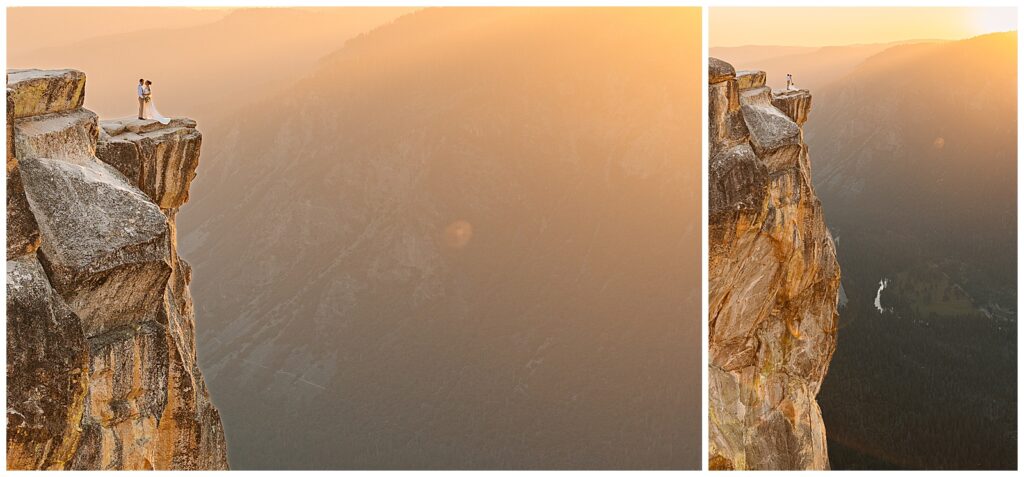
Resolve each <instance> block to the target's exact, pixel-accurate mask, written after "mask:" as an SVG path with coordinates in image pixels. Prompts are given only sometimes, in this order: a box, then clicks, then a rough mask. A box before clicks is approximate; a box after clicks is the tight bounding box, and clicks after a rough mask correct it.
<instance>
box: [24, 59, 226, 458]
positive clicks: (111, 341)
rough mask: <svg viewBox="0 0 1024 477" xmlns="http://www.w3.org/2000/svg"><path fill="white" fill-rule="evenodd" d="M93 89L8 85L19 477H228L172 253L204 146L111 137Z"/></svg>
mask: <svg viewBox="0 0 1024 477" xmlns="http://www.w3.org/2000/svg"><path fill="white" fill-rule="evenodd" d="M85 79H86V78H85V75H84V74H82V73H81V72H78V71H73V70H58V71H41V70H17V71H10V72H8V89H7V117H8V131H7V134H8V151H7V174H8V175H7V191H8V197H7V217H8V229H7V232H8V236H7V314H8V325H7V346H8V348H7V389H8V393H7V419H8V421H7V449H8V452H7V467H8V468H9V469H225V468H227V456H226V446H225V443H224V433H223V429H222V426H221V422H220V417H219V415H218V413H217V410H216V409H215V408H214V407H213V405H212V404H211V403H210V400H209V396H208V394H207V391H206V386H205V384H204V382H203V378H202V374H201V372H200V370H199V368H198V366H197V365H196V358H195V336H194V329H195V320H194V312H193V306H192V299H191V294H190V293H189V290H188V283H189V280H190V279H191V269H190V268H189V266H188V264H187V263H185V261H184V260H182V259H181V258H180V257H178V254H177V242H176V240H175V216H176V214H177V211H178V208H179V207H180V206H182V205H183V204H184V203H185V202H186V201H187V200H188V188H189V184H190V182H191V180H192V178H193V177H195V170H196V166H197V165H198V160H199V146H200V143H201V137H202V136H201V134H200V133H199V132H198V131H197V130H196V129H195V122H193V121H191V120H187V119H176V120H174V121H172V122H171V123H170V124H168V125H162V124H160V123H158V122H156V121H143V120H135V119H132V120H119V121H111V122H104V124H103V128H102V129H101V127H100V124H99V123H98V118H97V117H96V115H95V114H93V113H92V112H91V111H88V110H85V109H82V107H81V106H82V104H83V101H84V97H85Z"/></svg>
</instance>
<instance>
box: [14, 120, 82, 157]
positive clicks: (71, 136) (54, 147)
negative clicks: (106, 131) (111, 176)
mask: <svg viewBox="0 0 1024 477" xmlns="http://www.w3.org/2000/svg"><path fill="white" fill-rule="evenodd" d="M97 120H98V119H97V117H96V114H95V113H93V112H92V111H89V110H87V109H78V110H75V111H71V112H67V113H62V114H44V115H42V116H32V117H27V118H21V119H15V120H14V151H15V154H16V155H17V157H18V159H19V160H24V159H30V158H36V157H45V158H47V159H71V160H75V159H79V160H81V159H87V158H91V157H95V156H96V141H98V140H99V127H98V125H97Z"/></svg>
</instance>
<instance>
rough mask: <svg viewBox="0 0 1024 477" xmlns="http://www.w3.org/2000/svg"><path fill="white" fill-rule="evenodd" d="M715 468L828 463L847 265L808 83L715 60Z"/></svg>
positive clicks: (711, 277)
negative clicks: (835, 229)
mask: <svg viewBox="0 0 1024 477" xmlns="http://www.w3.org/2000/svg"><path fill="white" fill-rule="evenodd" d="M708 68H709V71H708V78H709V85H708V96H709V101H708V103H709V105H708V106H709V107H708V119H709V121H710V124H709V128H708V133H709V145H710V147H709V149H710V153H711V156H710V157H711V159H710V163H709V167H708V170H709V177H708V183H709V191H708V214H709V217H708V246H709V257H708V281H709V283H708V286H709V297H708V307H709V316H708V329H709V336H708V341H709V350H708V352H709V366H708V368H709V369H708V379H709V383H708V386H709V389H708V398H709V403H708V404H709V416H708V419H709V421H708V422H709V440H710V442H709V443H708V444H709V455H708V459H709V466H710V468H711V469H827V468H828V466H829V464H828V452H827V449H826V443H825V427H824V423H823V421H822V418H821V411H820V409H819V408H818V404H817V402H816V401H815V397H816V396H817V394H818V390H819V389H820V387H821V382H822V380H823V379H824V377H825V373H826V372H827V371H828V365H829V362H830V361H831V358H832V353H833V352H834V351H835V347H836V325H837V322H838V314H837V312H836V303H837V299H838V287H839V266H838V264H837V263H836V256H835V246H834V244H833V242H832V236H831V235H830V234H829V232H828V229H827V228H826V227H825V221H824V217H823V215H822V210H821V204H820V202H819V201H818V199H817V197H815V195H814V189H813V188H812V187H811V179H810V177H811V176H810V174H811V171H810V159H809V155H808V149H807V145H806V144H805V143H804V142H803V132H802V130H801V128H800V126H801V125H802V124H803V123H804V122H805V121H806V120H807V116H808V114H809V112H810V106H811V95H810V92H808V91H806V90H799V91H781V92H780V91H772V90H771V89H770V88H768V87H766V86H765V74H764V72H761V71H739V72H737V71H735V69H734V68H733V67H732V65H729V64H728V63H726V62H724V61H721V60H719V59H716V58H711V59H710V61H709V63H708Z"/></svg>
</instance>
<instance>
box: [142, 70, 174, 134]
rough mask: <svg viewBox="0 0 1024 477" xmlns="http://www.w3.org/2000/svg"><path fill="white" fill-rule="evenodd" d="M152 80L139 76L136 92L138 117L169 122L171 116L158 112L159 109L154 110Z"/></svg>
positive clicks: (162, 122)
mask: <svg viewBox="0 0 1024 477" xmlns="http://www.w3.org/2000/svg"><path fill="white" fill-rule="evenodd" d="M152 86H153V82H152V81H149V80H146V79H143V78H139V86H138V88H137V92H138V94H139V119H155V120H157V121H160V124H167V123H169V122H171V118H167V117H164V116H163V115H161V114H160V111H157V110H156V104H154V103H153V90H152Z"/></svg>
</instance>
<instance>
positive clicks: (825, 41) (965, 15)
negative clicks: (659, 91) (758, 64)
mask: <svg viewBox="0 0 1024 477" xmlns="http://www.w3.org/2000/svg"><path fill="white" fill-rule="evenodd" d="M1016 29H1017V9H1016V8H1015V7H977V8H968V7H956V8H931V7H807V8H798V7H789V8H787V7H771V8H762V7H745V8H740V7H719V8H711V9H709V12H708V43H709V44H710V46H711V47H734V46H749V45H773V46H806V47H818V46H842V45H854V44H869V43H890V42H899V41H910V40H962V39H965V38H970V37H974V36H978V35H983V34H987V33H995V32H1004V31H1011V30H1016Z"/></svg>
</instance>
